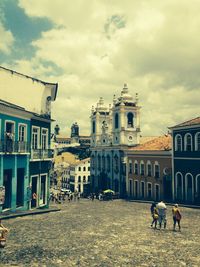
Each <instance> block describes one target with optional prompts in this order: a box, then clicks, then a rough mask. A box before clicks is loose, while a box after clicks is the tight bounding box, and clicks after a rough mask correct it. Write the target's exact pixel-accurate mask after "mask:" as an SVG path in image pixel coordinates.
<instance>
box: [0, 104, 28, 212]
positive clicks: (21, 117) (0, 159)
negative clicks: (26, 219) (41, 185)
mask: <svg viewBox="0 0 200 267" xmlns="http://www.w3.org/2000/svg"><path fill="white" fill-rule="evenodd" d="M31 116H32V114H31V113H30V112H27V111H26V110H25V109H23V108H21V107H19V106H16V105H13V104H10V103H8V102H5V101H2V100H0V190H1V191H0V198H1V199H0V203H1V204H2V205H0V212H1V211H2V210H3V211H4V210H7V209H9V210H12V211H15V210H16V209H22V210H24V209H27V208H28V201H29V199H28V195H27V188H28V187H29V157H30V125H31ZM2 198H4V200H3V199H2Z"/></svg>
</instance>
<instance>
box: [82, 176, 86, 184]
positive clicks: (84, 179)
mask: <svg viewBox="0 0 200 267" xmlns="http://www.w3.org/2000/svg"><path fill="white" fill-rule="evenodd" d="M83 182H84V183H85V182H86V177H85V175H84V176H83Z"/></svg>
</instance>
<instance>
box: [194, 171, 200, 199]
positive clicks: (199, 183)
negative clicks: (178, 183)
mask: <svg viewBox="0 0 200 267" xmlns="http://www.w3.org/2000/svg"><path fill="white" fill-rule="evenodd" d="M195 192H196V193H195V202H196V203H197V204H200V174H198V175H197V176H196V190H195Z"/></svg>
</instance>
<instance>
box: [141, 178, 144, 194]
mask: <svg viewBox="0 0 200 267" xmlns="http://www.w3.org/2000/svg"><path fill="white" fill-rule="evenodd" d="M144 188H145V187H144V182H143V181H142V182H141V197H142V198H144V197H145V191H144Z"/></svg>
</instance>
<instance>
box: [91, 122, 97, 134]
mask: <svg viewBox="0 0 200 267" xmlns="http://www.w3.org/2000/svg"><path fill="white" fill-rule="evenodd" d="M95 131H96V129H95V121H93V122H92V133H95Z"/></svg>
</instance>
